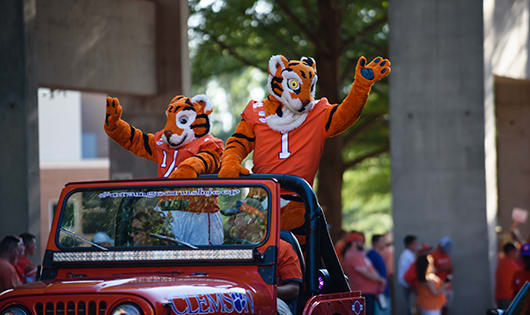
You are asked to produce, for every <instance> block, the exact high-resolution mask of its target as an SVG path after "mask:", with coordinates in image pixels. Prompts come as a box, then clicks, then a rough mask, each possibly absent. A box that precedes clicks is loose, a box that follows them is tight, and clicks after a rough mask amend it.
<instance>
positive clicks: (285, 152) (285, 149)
mask: <svg viewBox="0 0 530 315" xmlns="http://www.w3.org/2000/svg"><path fill="white" fill-rule="evenodd" d="M290 155H291V152H289V133H288V132H287V133H284V134H282V151H281V152H280V154H278V157H279V159H280V160H284V159H286V158H288V157H289V156H290Z"/></svg>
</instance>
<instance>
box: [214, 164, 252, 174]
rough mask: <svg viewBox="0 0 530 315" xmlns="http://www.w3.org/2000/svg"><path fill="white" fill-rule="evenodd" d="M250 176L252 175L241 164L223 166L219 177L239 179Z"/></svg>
mask: <svg viewBox="0 0 530 315" xmlns="http://www.w3.org/2000/svg"><path fill="white" fill-rule="evenodd" d="M248 174H250V171H249V170H248V169H246V168H245V167H243V166H241V164H239V163H228V164H223V165H222V166H221V169H220V170H219V177H222V178H229V177H239V176H241V175H248Z"/></svg>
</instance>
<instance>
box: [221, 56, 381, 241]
mask: <svg viewBox="0 0 530 315" xmlns="http://www.w3.org/2000/svg"><path fill="white" fill-rule="evenodd" d="M389 73H390V62H389V61H388V60H387V59H383V58H381V57H377V58H375V59H374V60H373V61H372V62H370V63H369V64H366V58H365V57H361V58H360V59H359V61H358V62H357V67H356V70H355V80H354V82H353V84H352V88H351V89H350V92H349V93H348V95H347V96H346V98H345V99H344V100H343V102H342V103H341V104H329V103H328V100H327V99H326V98H321V99H320V100H315V85H316V83H317V78H318V77H317V68H316V63H315V60H314V59H313V58H310V57H309V58H308V57H302V58H301V59H300V60H299V61H298V60H287V59H286V58H285V57H284V56H281V55H276V56H272V57H271V58H270V60H269V78H268V84H267V88H268V92H269V95H268V96H267V97H266V98H265V99H263V100H262V101H255V100H251V101H250V102H249V103H248V105H247V106H246V108H245V109H244V111H243V113H242V114H241V117H242V118H241V121H240V123H239V124H238V125H237V126H236V130H235V133H234V134H233V135H232V136H231V137H230V138H229V139H228V140H227V141H226V150H225V152H224V153H223V155H222V157H221V169H220V171H219V176H220V177H237V176H240V175H246V174H249V170H247V169H246V168H245V167H243V166H242V165H241V162H242V161H243V159H245V157H246V156H247V155H248V154H249V153H250V152H251V151H252V150H254V155H253V162H254V167H253V168H252V171H253V172H254V173H277V174H278V173H279V174H291V175H296V176H299V177H302V178H304V179H305V180H306V181H308V182H309V184H311V185H313V180H314V178H315V175H316V172H317V169H318V163H319V161H320V156H321V155H322V150H323V148H324V142H325V141H326V139H327V138H329V137H333V136H336V135H338V134H340V133H341V132H343V131H344V130H346V129H347V128H348V127H350V126H351V125H352V124H353V123H354V122H355V121H356V120H357V119H358V118H359V116H360V114H361V111H362V109H363V107H364V105H365V104H366V100H367V98H368V94H369V93H370V88H371V86H372V85H373V84H374V83H375V82H376V81H378V80H380V79H382V78H384V77H385V76H387V75H388V74H389ZM281 206H282V208H281V216H280V226H281V229H282V230H292V231H293V232H294V233H295V234H303V233H302V231H301V229H300V227H302V226H303V224H304V213H305V208H304V204H303V202H301V201H300V198H299V197H298V196H295V195H293V193H290V194H289V192H285V191H282V199H281ZM298 238H299V240H300V241H301V242H302V243H305V240H304V238H303V237H301V236H299V235H298Z"/></svg>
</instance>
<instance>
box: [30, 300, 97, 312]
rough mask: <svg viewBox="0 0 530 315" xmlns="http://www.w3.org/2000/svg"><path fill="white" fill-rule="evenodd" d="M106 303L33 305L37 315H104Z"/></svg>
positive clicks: (82, 302) (47, 303)
mask: <svg viewBox="0 0 530 315" xmlns="http://www.w3.org/2000/svg"><path fill="white" fill-rule="evenodd" d="M106 310H107V303H106V302H104V301H100V302H95V301H88V302H85V301H77V302H72V301H69V302H55V303H52V302H43V303H37V304H35V312H36V313H37V315H105V311H106Z"/></svg>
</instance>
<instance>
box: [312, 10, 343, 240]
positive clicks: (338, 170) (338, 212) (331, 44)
mask: <svg viewBox="0 0 530 315" xmlns="http://www.w3.org/2000/svg"><path fill="white" fill-rule="evenodd" d="M318 6H319V17H320V19H319V21H320V23H319V26H318V27H319V29H318V33H319V38H321V39H322V40H323V42H324V45H319V46H317V47H316V59H317V71H318V72H317V73H318V87H319V95H320V96H321V97H326V98H327V99H328V100H329V102H330V103H332V104H333V103H339V102H340V99H339V94H340V86H341V84H340V83H339V58H340V55H341V52H340V48H339V44H340V36H339V32H340V25H341V23H342V13H341V11H340V7H339V5H338V3H337V2H336V1H328V0H321V1H319V2H318ZM343 141H344V140H343V136H337V137H334V138H331V139H328V140H327V141H326V145H325V147H324V152H323V154H322V158H321V160H320V165H319V171H318V192H317V196H318V200H319V202H320V204H321V206H322V208H323V210H324V213H325V214H326V219H327V221H328V224H329V225H330V228H331V230H330V233H331V237H332V239H333V240H336V239H337V235H338V233H339V231H340V229H341V228H342V194H341V190H342V174H343V161H342V148H343Z"/></svg>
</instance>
